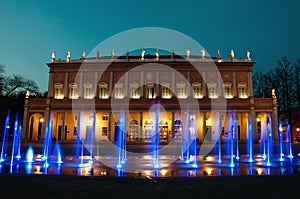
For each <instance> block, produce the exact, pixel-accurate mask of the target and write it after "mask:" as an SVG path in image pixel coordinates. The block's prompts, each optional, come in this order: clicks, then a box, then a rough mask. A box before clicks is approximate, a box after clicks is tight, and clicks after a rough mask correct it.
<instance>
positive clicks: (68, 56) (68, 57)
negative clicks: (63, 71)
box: [67, 50, 71, 60]
mask: <svg viewBox="0 0 300 199" xmlns="http://www.w3.org/2000/svg"><path fill="white" fill-rule="evenodd" d="M67 59H68V60H70V59H71V52H70V51H69V50H68V53H67Z"/></svg>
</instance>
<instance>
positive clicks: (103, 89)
mask: <svg viewBox="0 0 300 199" xmlns="http://www.w3.org/2000/svg"><path fill="white" fill-rule="evenodd" d="M107 87H108V84H107V83H105V82H102V83H100V84H99V98H100V99H108V94H107Z"/></svg>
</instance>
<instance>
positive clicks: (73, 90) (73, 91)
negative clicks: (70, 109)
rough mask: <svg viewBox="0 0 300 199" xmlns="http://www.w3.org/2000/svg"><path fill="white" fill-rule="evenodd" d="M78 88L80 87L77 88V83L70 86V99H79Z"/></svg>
mask: <svg viewBox="0 0 300 199" xmlns="http://www.w3.org/2000/svg"><path fill="white" fill-rule="evenodd" d="M77 87H78V86H77V84H76V83H72V84H69V98H70V99H77V98H78V94H77Z"/></svg>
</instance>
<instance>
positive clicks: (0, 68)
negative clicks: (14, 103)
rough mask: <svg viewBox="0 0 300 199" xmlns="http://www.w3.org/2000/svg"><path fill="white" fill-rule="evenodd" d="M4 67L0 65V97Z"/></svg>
mask: <svg viewBox="0 0 300 199" xmlns="http://www.w3.org/2000/svg"><path fill="white" fill-rule="evenodd" d="M4 68H5V66H4V65H1V64H0V95H1V94H2V90H3V85H4V73H5V69H4Z"/></svg>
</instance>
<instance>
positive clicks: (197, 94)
mask: <svg viewBox="0 0 300 199" xmlns="http://www.w3.org/2000/svg"><path fill="white" fill-rule="evenodd" d="M192 87H193V97H194V98H196V99H199V98H202V95H201V83H199V82H195V83H193V84H192Z"/></svg>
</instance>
